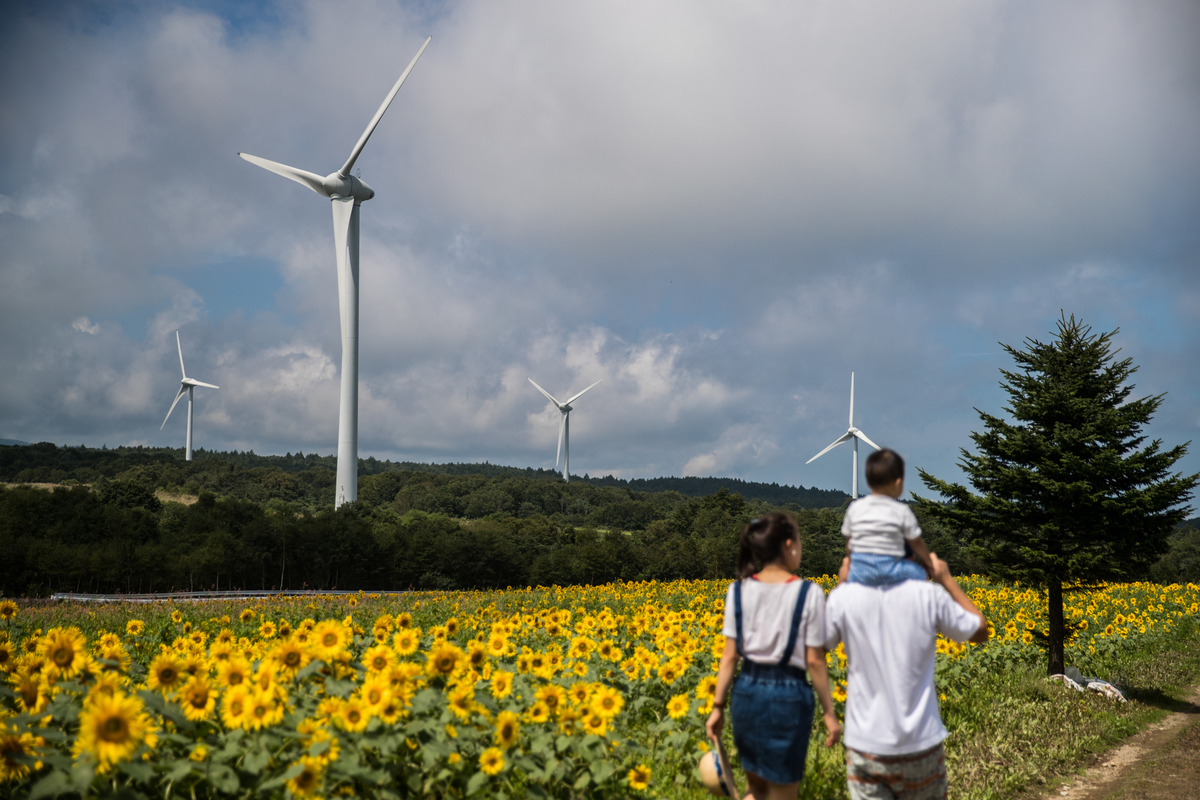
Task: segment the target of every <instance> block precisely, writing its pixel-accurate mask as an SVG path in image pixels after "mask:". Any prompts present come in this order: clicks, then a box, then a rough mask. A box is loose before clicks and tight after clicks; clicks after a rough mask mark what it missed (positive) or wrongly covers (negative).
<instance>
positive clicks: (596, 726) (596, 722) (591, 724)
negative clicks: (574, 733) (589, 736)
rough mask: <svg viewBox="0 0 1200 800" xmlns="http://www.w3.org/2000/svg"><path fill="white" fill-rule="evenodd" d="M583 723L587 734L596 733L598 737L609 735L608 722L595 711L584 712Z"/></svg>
mask: <svg viewBox="0 0 1200 800" xmlns="http://www.w3.org/2000/svg"><path fill="white" fill-rule="evenodd" d="M581 722H582V724H583V730H584V731H585V732H587V733H594V734H596V735H597V736H603V735H604V734H606V733H608V720H606V719H605V718H604V717H602V716H600V715H599V714H597V713H596V712H595V711H593V710H590V709H589V710H588V711H586V712H584V714H583V719H582V720H581Z"/></svg>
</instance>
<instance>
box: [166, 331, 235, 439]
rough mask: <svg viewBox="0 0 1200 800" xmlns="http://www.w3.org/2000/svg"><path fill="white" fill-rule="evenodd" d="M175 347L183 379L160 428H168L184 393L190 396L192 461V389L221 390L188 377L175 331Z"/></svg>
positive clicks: (188, 434) (188, 433)
mask: <svg viewBox="0 0 1200 800" xmlns="http://www.w3.org/2000/svg"><path fill="white" fill-rule="evenodd" d="M175 346H176V347H178V348H179V371H180V373H182V375H183V378H182V379H181V380H180V381H179V391H178V392H176V393H175V402H174V403H171V407H170V408H168V409H167V416H166V417H164V418H163V424H162V425H159V426H158V429H159V430H160V431H161V430H162V429H163V428H165V427H167V420H169V419H170V418H171V412H172V411H174V410H175V406H176V405H178V404H179V398H181V397H183V395H184V393H185V392H186V393H187V396H188V426H187V460H188V461H191V460H192V389H194V388H195V387H197V386H206V387H208V388H209V389H220V388H221V387H220V386H214V385H212V384H211V383H204V382H203V381H198V380H194V379H192V378H189V377H188V376H187V370H186V369H185V368H184V366H183V345H182V344H180V342H179V331H175Z"/></svg>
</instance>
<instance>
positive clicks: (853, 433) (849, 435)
mask: <svg viewBox="0 0 1200 800" xmlns="http://www.w3.org/2000/svg"><path fill="white" fill-rule="evenodd" d="M859 439H862V440H863V441H864V442H866V443H867V444H869V445H871V447H874V448H875V449H876V450H882V449H883V448H881V447H880V446H879V445H877V444H875V443H874V442H872V441H871V440H870V439H868V438H867V435H866V434H865V433H863V432H862V431H860V430H859V429H858V428H856V427H854V373H853V372H851V373H850V427H849V428H847V429H846V432H845V433H843V434H842V435H841V436H840V437H838V440H837V441H836V442H834V443H833V444H831V445H829V447H826V448H825V449H824V450H822V451H821V452H819V453H817V454H816V455H815V456H813V457H812V458H810V459H809V460H808V461H805V462H804V463H805V464H811V463H812V462H814V461H816V460H817V459H818V458H820V457H821V456H823V455H825V454H826V453H828V452H829V451H830V450H832V449H833V448H835V447H837V446H838V445H839V444H841V443H842V442H849V441H853V442H854V476H853V479H852V480H851V482H850V494H851V496H852V497H853V498H854V499H856V500H857V499H858V440H859Z"/></svg>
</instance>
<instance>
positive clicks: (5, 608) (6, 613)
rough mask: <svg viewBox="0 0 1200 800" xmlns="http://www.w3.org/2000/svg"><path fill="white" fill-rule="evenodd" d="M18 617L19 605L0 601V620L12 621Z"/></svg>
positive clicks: (9, 601) (8, 601) (10, 601)
mask: <svg viewBox="0 0 1200 800" xmlns="http://www.w3.org/2000/svg"><path fill="white" fill-rule="evenodd" d="M16 615H17V604H16V603H14V602H13V601H12V600H0V619H5V620H8V619H12V618H13V617H15V616H16Z"/></svg>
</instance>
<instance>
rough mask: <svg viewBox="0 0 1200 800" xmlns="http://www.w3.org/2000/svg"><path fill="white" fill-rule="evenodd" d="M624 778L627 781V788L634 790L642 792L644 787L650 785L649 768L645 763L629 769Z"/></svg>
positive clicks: (644, 789)
mask: <svg viewBox="0 0 1200 800" xmlns="http://www.w3.org/2000/svg"><path fill="white" fill-rule="evenodd" d="M625 780H627V781H629V788H630V789H633V790H634V791H635V792H644V791H646V787H647V786H649V785H650V768H649V767H647V766H646V765H645V764H638V765H637V766H636V767H634V768H633V769H631V770H629V774H628V775H626V776H625Z"/></svg>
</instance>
